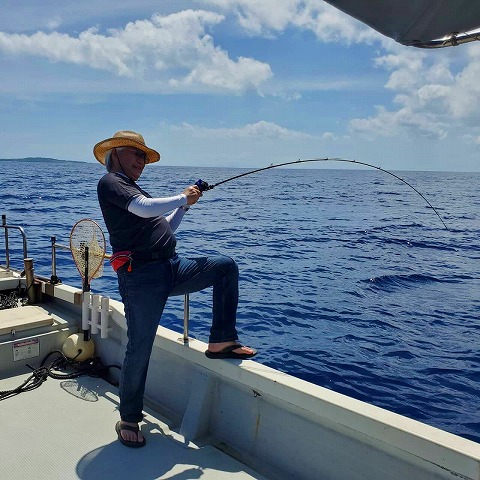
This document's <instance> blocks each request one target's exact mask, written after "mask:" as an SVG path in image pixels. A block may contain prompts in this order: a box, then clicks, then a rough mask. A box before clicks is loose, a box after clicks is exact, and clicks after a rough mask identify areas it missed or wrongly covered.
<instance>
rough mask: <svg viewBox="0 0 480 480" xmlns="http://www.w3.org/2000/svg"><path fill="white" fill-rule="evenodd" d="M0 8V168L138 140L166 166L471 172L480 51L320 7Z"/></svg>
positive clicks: (95, 4) (202, 2) (479, 166)
mask: <svg viewBox="0 0 480 480" xmlns="http://www.w3.org/2000/svg"><path fill="white" fill-rule="evenodd" d="M0 7H1V14H0V72H1V75H0V140H1V145H2V150H1V151H0V158H23V157H52V158H59V159H65V160H76V161H87V162H95V159H94V157H93V154H92V148H93V146H94V145H95V144H96V143H97V142H99V141H101V140H103V139H106V138H109V137H111V136H112V135H113V134H114V133H115V132H116V131H118V130H135V131H138V132H140V133H142V135H143V136H144V137H145V140H146V142H147V145H148V146H150V147H152V148H154V149H156V150H158V151H159V152H160V153H161V156H162V158H161V162H162V164H164V165H183V166H224V167H245V168H256V167H263V166H266V165H270V164H272V163H280V162H288V161H294V160H297V159H307V158H317V157H322V158H323V157H340V158H345V159H349V160H357V161H362V162H368V163H372V164H375V165H377V166H379V167H382V168H388V169H392V170H439V171H472V172H479V171H480V160H479V155H478V152H479V149H480V108H479V99H480V82H479V80H478V78H479V75H480V42H473V43H471V44H466V45H461V46H459V47H453V48H446V49H435V50H422V49H416V48H414V47H405V46H402V45H399V44H397V43H395V42H394V41H393V40H391V39H388V38H386V37H384V36H383V35H381V34H379V33H377V32H375V31H374V30H372V29H371V28H369V27H367V26H365V25H363V24H361V23H360V22H358V21H356V20H354V19H352V18H351V17H349V16H347V15H346V14H344V13H342V12H340V11H338V10H336V9H335V8H333V7H332V6H330V5H328V4H327V3H325V2H324V1H321V0H302V1H299V0H262V1H261V2H259V1H256V0H192V1H184V0H176V1H173V0H164V1H160V0H156V1H153V0H137V1H136V2H131V1H128V2H127V1H125V0H116V1H115V2H112V1H105V0H83V1H81V2H78V1H71V0H42V2H38V0H23V1H18V0H0ZM312 165H315V164H309V168H311V166H312ZM319 165H322V166H325V165H326V164H319ZM339 165H340V166H342V165H343V164H329V167H330V168H337V167H338V166H339Z"/></svg>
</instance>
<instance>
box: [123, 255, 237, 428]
mask: <svg viewBox="0 0 480 480" xmlns="http://www.w3.org/2000/svg"><path fill="white" fill-rule="evenodd" d="M117 275H118V286H119V291H120V295H121V296H122V300H123V304H124V306H125V317H126V319H127V327H128V332H127V334H128V343H127V350H126V352H125V359H124V362H123V367H122V373H121V378H120V393H119V395H120V417H121V419H122V420H123V421H125V422H140V421H141V420H142V418H143V415H142V410H143V393H144V390H145V381H146V378H147V370H148V363H149V360H150V354H151V352H152V346H153V341H154V339H155V334H156V331H157V327H158V325H159V322H160V317H161V316H162V312H163V309H164V307H165V303H166V301H167V298H168V297H170V296H174V295H184V294H186V293H192V292H198V291H199V290H202V289H204V288H207V287H211V286H213V309H212V311H213V320H212V326H211V328H210V337H209V342H210V343H218V342H228V341H231V340H236V339H237V338H238V335H237V331H236V329H235V323H236V313H237V305H238V267H237V264H236V263H235V261H234V260H232V259H231V258H229V257H225V256H214V257H200V258H192V259H187V258H182V257H179V256H178V255H175V256H174V257H172V258H170V259H168V260H159V261H153V262H140V261H134V262H133V263H132V271H131V272H129V271H127V266H124V267H121V268H120V269H119V270H118V271H117Z"/></svg>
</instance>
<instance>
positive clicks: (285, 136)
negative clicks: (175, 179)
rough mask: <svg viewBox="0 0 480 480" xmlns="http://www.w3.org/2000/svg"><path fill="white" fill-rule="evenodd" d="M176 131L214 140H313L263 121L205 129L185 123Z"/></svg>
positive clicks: (304, 134)
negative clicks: (240, 125) (232, 126)
mask: <svg viewBox="0 0 480 480" xmlns="http://www.w3.org/2000/svg"><path fill="white" fill-rule="evenodd" d="M172 128H173V130H175V131H185V132H188V134H190V135H192V136H195V137H202V138H205V137H213V138H219V137H221V138H264V139H265V138H270V139H280V140H298V139H307V138H313V137H312V136H311V135H309V134H307V133H304V132H298V131H295V130H289V129H287V128H284V127H281V126H280V125H277V124H276V123H272V122H266V121H265V120H261V121H259V122H257V123H250V124H247V125H244V126H243V127H239V128H205V127H200V126H197V125H190V124H188V123H183V124H182V125H181V126H175V127H172Z"/></svg>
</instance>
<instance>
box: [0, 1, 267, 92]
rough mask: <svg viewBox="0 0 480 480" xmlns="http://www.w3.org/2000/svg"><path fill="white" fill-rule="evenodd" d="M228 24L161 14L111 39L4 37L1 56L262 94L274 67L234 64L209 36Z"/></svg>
mask: <svg viewBox="0 0 480 480" xmlns="http://www.w3.org/2000/svg"><path fill="white" fill-rule="evenodd" d="M223 19H224V17H223V16H222V15H219V14H217V13H213V12H205V11H193V10H184V11H182V12H179V13H175V14H171V15H166V16H162V15H158V14H155V15H153V16H152V18H151V19H150V20H138V21H136V22H131V23H128V24H127V25H126V26H125V28H124V29H111V30H109V31H108V34H106V35H104V34H101V33H99V32H98V30H97V29H94V28H90V29H88V30H86V31H84V32H82V33H80V34H79V36H78V37H77V38H75V37H72V36H70V35H67V34H62V33H58V32H52V33H44V32H36V33H34V34H32V35H24V34H22V35H18V34H8V33H3V32H0V51H4V52H6V53H9V54H13V55H20V54H28V55H36V56H42V57H47V58H48V59H50V60H51V61H54V62H69V63H74V64H78V65H84V66H89V67H91V68H95V69H100V70H107V71H109V72H112V73H114V74H116V75H119V76H123V77H131V78H139V79H141V80H147V81H155V82H159V83H160V85H159V87H161V85H170V86H171V87H172V86H173V87H177V88H179V89H180V88H185V87H192V86H193V87H196V86H199V85H200V86H204V87H207V88H210V89H213V88H215V89H218V88H220V89H222V90H224V91H233V92H240V91H243V90H246V89H250V88H254V89H258V88H259V87H260V85H261V84H262V83H263V82H265V81H266V80H267V79H269V78H270V77H271V76H272V72H271V69H270V66H269V65H268V64H265V63H262V62H259V61H257V60H254V59H251V58H245V57H240V58H238V59H237V60H236V61H235V60H232V59H231V58H229V56H228V53H227V52H226V51H224V50H222V49H221V48H220V47H218V46H215V44H214V42H213V38H212V37H211V35H209V34H208V33H206V30H207V29H208V28H210V27H212V26H214V25H216V24H218V23H220V22H222V21H223Z"/></svg>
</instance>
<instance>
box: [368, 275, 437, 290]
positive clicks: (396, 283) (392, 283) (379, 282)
mask: <svg viewBox="0 0 480 480" xmlns="http://www.w3.org/2000/svg"><path fill="white" fill-rule="evenodd" d="M363 282H364V283H365V284H367V285H368V288H370V289H374V290H383V291H386V292H392V291H394V290H395V289H399V288H400V289H402V288H412V287H417V286H421V285H425V284H430V283H441V282H442V280H440V279H438V278H436V277H433V276H431V275H423V274H418V273H413V274H400V275H381V276H380V277H375V278H369V279H368V280H363Z"/></svg>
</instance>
